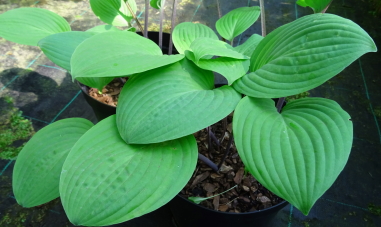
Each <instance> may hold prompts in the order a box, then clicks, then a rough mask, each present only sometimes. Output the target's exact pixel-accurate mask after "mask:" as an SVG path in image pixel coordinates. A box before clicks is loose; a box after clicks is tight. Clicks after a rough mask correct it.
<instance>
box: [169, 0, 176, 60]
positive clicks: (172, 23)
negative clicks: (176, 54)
mask: <svg viewBox="0 0 381 227" xmlns="http://www.w3.org/2000/svg"><path fill="white" fill-rule="evenodd" d="M176 9H177V0H173V7H172V18H171V31H170V33H169V49H168V55H171V54H172V46H173V45H172V43H173V41H172V31H173V29H174V27H175V18H176Z"/></svg>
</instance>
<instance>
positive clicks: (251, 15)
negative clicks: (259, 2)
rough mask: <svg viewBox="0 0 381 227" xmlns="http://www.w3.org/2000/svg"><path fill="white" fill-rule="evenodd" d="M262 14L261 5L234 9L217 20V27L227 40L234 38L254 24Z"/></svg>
mask: <svg viewBox="0 0 381 227" xmlns="http://www.w3.org/2000/svg"><path fill="white" fill-rule="evenodd" d="M260 14H261V9H260V8H259V6H252V7H241V8H237V9H233V10H232V11H230V12H229V13H227V14H226V15H224V16H223V17H221V18H220V19H219V20H217V22H216V29H217V31H218V33H219V34H220V35H221V36H222V37H224V38H225V39H226V40H232V39H234V37H236V36H238V35H239V34H241V33H243V32H244V31H246V29H248V28H249V27H250V26H251V25H253V24H254V22H255V21H257V19H258V17H259V15H260Z"/></svg>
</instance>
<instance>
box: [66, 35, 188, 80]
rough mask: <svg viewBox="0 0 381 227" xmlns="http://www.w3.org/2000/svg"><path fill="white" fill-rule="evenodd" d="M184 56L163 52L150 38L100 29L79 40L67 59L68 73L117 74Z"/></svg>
mask: <svg viewBox="0 0 381 227" xmlns="http://www.w3.org/2000/svg"><path fill="white" fill-rule="evenodd" d="M182 58H184V55H170V56H168V55H163V53H162V52H161V50H160V48H159V47H158V46H157V45H156V44H155V43H154V42H153V41H151V40H149V39H146V38H144V37H142V36H140V35H138V34H136V33H133V32H104V33H99V34H96V35H94V36H93V37H91V38H89V39H87V40H85V41H84V42H82V43H81V44H80V45H79V46H78V47H77V49H76V50H75V51H74V54H73V56H72V59H71V67H72V71H71V72H72V76H73V78H77V77H117V76H125V75H130V74H134V73H140V72H144V71H148V70H151V69H154V68H158V67H161V66H164V65H168V64H172V63H174V62H177V61H179V60H181V59H182Z"/></svg>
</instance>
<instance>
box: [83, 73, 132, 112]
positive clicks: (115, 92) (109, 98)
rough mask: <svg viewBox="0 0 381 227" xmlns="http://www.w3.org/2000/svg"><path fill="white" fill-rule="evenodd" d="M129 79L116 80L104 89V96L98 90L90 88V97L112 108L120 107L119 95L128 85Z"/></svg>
mask: <svg viewBox="0 0 381 227" xmlns="http://www.w3.org/2000/svg"><path fill="white" fill-rule="evenodd" d="M126 81H127V78H115V79H114V80H113V81H111V82H110V83H109V84H107V85H106V86H105V87H103V89H102V94H100V93H99V91H98V89H96V88H89V90H88V91H89V93H88V94H89V95H90V96H91V97H93V98H95V99H96V100H98V101H99V102H102V103H105V104H107V105H110V106H117V105H118V98H119V93H120V91H121V90H122V88H123V85H124V84H125V83H126Z"/></svg>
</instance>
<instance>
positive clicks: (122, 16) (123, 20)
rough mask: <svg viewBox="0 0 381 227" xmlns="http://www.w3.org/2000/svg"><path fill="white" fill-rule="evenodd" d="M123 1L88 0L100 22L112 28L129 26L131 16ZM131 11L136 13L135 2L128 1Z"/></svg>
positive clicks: (133, 0) (132, 0)
mask: <svg viewBox="0 0 381 227" xmlns="http://www.w3.org/2000/svg"><path fill="white" fill-rule="evenodd" d="M125 2H126V1H124V0H106V1H105V0H90V6H91V9H92V10H93V12H94V14H95V15H97V16H98V17H99V19H100V20H102V21H103V22H105V23H107V24H111V25H114V26H129V22H130V21H131V19H132V15H131V13H130V11H129V10H128V8H127V6H126V3H125ZM128 3H130V5H131V8H132V10H133V11H134V13H136V9H137V8H136V2H135V0H128Z"/></svg>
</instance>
